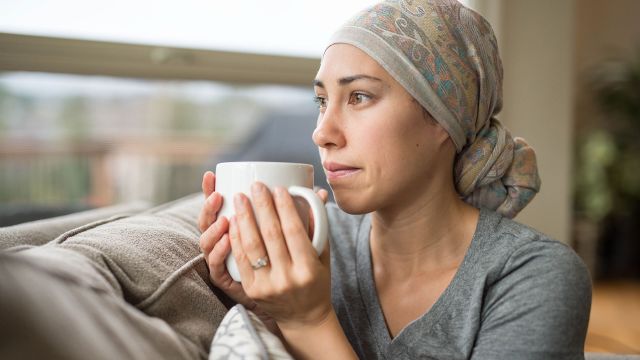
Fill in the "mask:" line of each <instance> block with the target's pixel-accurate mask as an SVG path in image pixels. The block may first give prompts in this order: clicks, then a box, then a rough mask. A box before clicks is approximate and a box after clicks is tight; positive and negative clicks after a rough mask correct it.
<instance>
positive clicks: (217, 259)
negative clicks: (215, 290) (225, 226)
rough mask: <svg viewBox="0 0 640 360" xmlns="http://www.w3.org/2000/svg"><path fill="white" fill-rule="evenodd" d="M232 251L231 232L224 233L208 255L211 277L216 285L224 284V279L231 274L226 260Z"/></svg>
mask: <svg viewBox="0 0 640 360" xmlns="http://www.w3.org/2000/svg"><path fill="white" fill-rule="evenodd" d="M230 252H231V241H230V240H229V234H224V235H223V236H222V238H221V239H220V241H218V242H217V243H216V245H215V246H214V247H213V249H212V250H211V252H210V253H209V254H208V256H207V263H208V264H209V277H210V278H211V280H212V281H213V282H214V285H216V286H220V285H222V284H221V283H222V279H224V278H225V276H226V275H228V274H229V273H228V272H227V267H226V266H225V261H226V259H227V255H229V253H230ZM229 277H230V276H229ZM225 285H226V284H225Z"/></svg>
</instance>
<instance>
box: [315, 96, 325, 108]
mask: <svg viewBox="0 0 640 360" xmlns="http://www.w3.org/2000/svg"><path fill="white" fill-rule="evenodd" d="M313 102H315V103H316V105H318V109H321V110H322V109H324V108H326V107H327V99H325V98H323V97H322V96H314V97H313Z"/></svg>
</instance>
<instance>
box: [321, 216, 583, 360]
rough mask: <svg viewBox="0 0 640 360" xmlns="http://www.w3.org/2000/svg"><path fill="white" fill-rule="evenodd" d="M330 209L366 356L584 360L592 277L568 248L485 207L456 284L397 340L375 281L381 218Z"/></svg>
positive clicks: (345, 292) (344, 318)
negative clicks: (373, 234)
mask: <svg viewBox="0 0 640 360" xmlns="http://www.w3.org/2000/svg"><path fill="white" fill-rule="evenodd" d="M327 208H328V212H329V217H330V224H331V282H332V301H333V305H334V308H335V309H336V312H337V315H338V318H339V320H340V323H341V325H342V328H343V330H344V331H345V334H346V335H347V338H348V339H349V341H350V342H351V345H352V346H353V348H354V350H355V351H356V353H357V354H358V356H359V357H360V358H361V359H492V360H494V359H584V339H585V336H586V332H587V324H588V320H589V310H590V307H591V279H590V277H589V273H588V271H587V269H586V267H585V266H584V264H583V262H582V261H581V260H580V258H579V257H578V256H577V255H576V253H575V252H574V251H573V250H572V249H571V248H569V247H568V246H566V245H564V244H562V243H560V242H558V241H555V240H552V239H550V238H548V237H547V236H545V235H543V234H541V233H539V232H537V231H535V230H533V229H531V228H529V227H527V226H525V225H522V224H519V223H517V222H515V221H512V220H510V219H507V218H504V217H502V216H501V215H499V214H497V213H495V212H493V211H490V210H486V209H482V210H481V211H480V218H479V221H478V225H477V228H476V232H475V234H474V236H473V240H472V242H471V245H470V246H469V249H468V250H467V253H466V255H465V257H464V260H463V262H462V264H461V265H460V267H459V268H458V271H457V272H456V274H455V276H454V278H453V280H452V281H451V283H450V284H449V286H448V287H447V288H446V289H445V291H444V292H443V293H442V295H441V296H440V298H439V299H438V300H437V301H436V302H435V304H434V305H433V306H432V307H431V309H429V311H428V312H427V313H425V314H423V315H422V316H421V317H419V318H417V319H415V320H414V321H412V322H411V323H409V324H408V325H407V326H406V327H405V328H404V329H403V330H402V331H401V332H400V333H399V334H398V335H397V336H396V337H395V338H393V339H392V338H391V336H390V334H389V331H388V328H387V326H386V322H385V319H384V315H383V312H382V308H381V306H380V302H379V299H378V295H377V292H376V286H375V281H374V278H373V272H372V265H371V252H370V248H369V234H370V230H371V216H370V215H349V214H346V213H344V212H342V211H341V210H340V209H339V208H338V207H337V206H336V205H335V204H329V205H328V206H327Z"/></svg>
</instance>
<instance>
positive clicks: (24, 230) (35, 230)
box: [0, 201, 149, 250]
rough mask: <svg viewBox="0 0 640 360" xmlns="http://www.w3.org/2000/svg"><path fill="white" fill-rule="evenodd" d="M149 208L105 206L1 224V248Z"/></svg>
mask: <svg viewBox="0 0 640 360" xmlns="http://www.w3.org/2000/svg"><path fill="white" fill-rule="evenodd" d="M148 208H149V204H148V203H146V202H142V201H140V202H132V203H126V204H118V205H113V206H106V207H102V208H98V209H94V210H87V211H82V212H79V213H75V214H69V215H64V216H57V217H53V218H49V219H43V220H37V221H30V222H26V223H23V224H18V225H13V226H6V227H0V250H3V249H8V248H10V247H14V246H19V245H43V244H46V243H48V242H49V241H51V240H53V239H55V238H56V237H58V236H60V235H62V234H63V233H65V232H67V231H70V230H73V229H76V228H78V227H81V226H83V225H87V224H91V223H93V222H96V221H106V222H108V221H109V219H110V218H112V217H123V216H127V215H132V214H135V213H138V212H140V211H143V210H146V209H148Z"/></svg>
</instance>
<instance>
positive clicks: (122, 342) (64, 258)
mask: <svg viewBox="0 0 640 360" xmlns="http://www.w3.org/2000/svg"><path fill="white" fill-rule="evenodd" d="M201 205H202V195H200V194H197V195H193V196H190V197H187V198H184V199H181V200H178V201H175V202H172V203H169V204H166V205H163V206H160V207H156V208H154V209H150V210H147V211H143V212H141V213H138V214H135V215H115V214H114V213H109V214H104V215H107V216H108V218H106V219H103V220H96V217H93V216H89V218H90V219H89V221H90V223H89V224H85V225H83V226H80V227H78V228H75V229H72V230H67V229H66V225H64V226H63V225H62V223H66V222H67V221H71V220H73V221H75V220H79V219H80V218H81V217H83V216H85V215H86V214H78V215H77V217H76V218H74V219H71V218H68V217H67V218H65V219H58V220H63V221H62V222H61V223H58V224H56V225H55V226H51V228H50V229H48V230H44V229H42V228H43V227H44V224H43V223H39V224H38V226H40V227H41V230H42V231H43V232H45V233H48V235H49V236H55V235H54V234H55V233H57V232H60V231H63V233H62V234H61V235H59V236H58V237H57V238H55V239H54V240H53V241H50V242H48V243H46V244H44V245H40V246H35V245H39V244H41V243H42V242H43V240H42V239H44V238H45V237H46V236H45V235H42V237H41V238H38V239H37V240H33V239H29V237H25V236H23V234H18V232H17V231H16V229H15V228H14V229H11V230H12V231H11V236H9V235H7V234H8V233H9V232H5V233H4V234H2V235H0V236H1V237H0V244H2V245H1V247H2V248H3V249H5V250H4V252H3V253H0V256H1V257H2V258H1V259H0V262H1V263H2V266H0V278H2V279H5V278H6V279H10V281H3V282H2V288H1V289H0V294H2V295H1V296H0V323H2V324H3V325H2V327H1V328H2V330H0V332H2V334H1V336H0V341H2V344H0V358H15V356H12V355H15V353H16V352H20V351H24V350H34V351H35V350H37V349H38V347H37V346H31V347H25V348H20V346H19V344H20V341H19V339H20V338H21V337H20V336H19V335H20V334H22V335H26V334H27V333H33V334H42V336H41V337H40V338H38V337H37V336H36V337H35V338H36V339H39V340H41V341H38V343H39V344H40V345H42V346H40V347H42V348H44V349H49V350H52V349H56V351H59V352H60V353H61V354H62V355H61V357H62V358H70V359H80V358H84V359H86V358H105V359H106V358H111V359H114V358H119V359H127V358H157V359H159V358H166V359H180V358H191V359H193V358H198V357H199V358H206V357H207V353H208V349H209V346H210V343H211V339H212V338H213V334H214V332H215V330H216V328H217V326H218V324H219V323H220V322H221V321H222V318H223V317H224V314H225V313H226V312H227V308H226V307H225V306H224V305H223V304H222V302H221V301H220V300H219V299H218V297H217V296H215V295H214V293H213V292H212V286H211V285H210V283H209V280H208V272H207V268H206V264H205V262H204V260H203V258H202V255H200V249H199V245H198V241H199V236H200V231H199V230H198V228H197V225H196V219H197V215H198V212H199V210H200V208H201ZM94 215H95V214H94ZM72 217H73V216H72ZM51 221H53V220H51ZM30 225H34V226H35V224H30ZM30 225H28V224H25V225H24V226H23V229H27V230H28V229H30ZM65 230H66V231H65ZM25 231H26V230H25ZM28 232H29V231H27V233H28ZM39 236H40V235H39ZM16 239H22V240H19V241H17V240H16ZM21 241H24V242H23V243H22V244H23V245H21V246H18V247H12V248H10V246H15V245H16V243H17V242H21ZM15 329H22V330H20V331H18V330H15ZM12 334H13V336H12ZM16 337H18V339H16ZM23 342H24V340H23ZM80 343H82V345H81V344H80ZM11 349H13V350H11ZM71 349H79V350H78V352H62V351H67V350H69V351H71ZM51 353H56V352H54V351H53V350H52V351H51ZM45 354H47V355H46V356H45V357H47V358H50V356H49V355H48V352H45V353H40V355H45ZM5 355H6V356H5ZM18 358H20V357H18Z"/></svg>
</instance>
